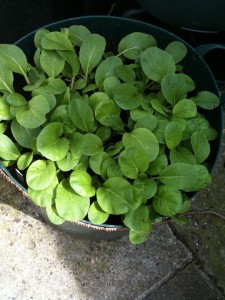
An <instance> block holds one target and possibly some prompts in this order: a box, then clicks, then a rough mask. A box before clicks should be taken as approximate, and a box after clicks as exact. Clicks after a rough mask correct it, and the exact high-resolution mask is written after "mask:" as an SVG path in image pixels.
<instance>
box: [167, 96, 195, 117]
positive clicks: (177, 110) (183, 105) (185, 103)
mask: <svg viewBox="0 0 225 300" xmlns="http://www.w3.org/2000/svg"><path fill="white" fill-rule="evenodd" d="M173 115H174V116H176V117H180V118H193V117H195V116H196V115H197V107H196V104H195V103H194V101H192V100H189V99H183V100H180V101H179V102H178V103H177V104H176V105H175V106H174V107H173Z"/></svg>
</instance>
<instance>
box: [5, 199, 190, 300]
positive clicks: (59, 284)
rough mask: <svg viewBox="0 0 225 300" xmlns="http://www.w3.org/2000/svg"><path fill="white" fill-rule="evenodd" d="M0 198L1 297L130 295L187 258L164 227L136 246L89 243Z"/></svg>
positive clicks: (7, 299) (170, 273) (21, 299)
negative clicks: (54, 227) (17, 208)
mask: <svg viewBox="0 0 225 300" xmlns="http://www.w3.org/2000/svg"><path fill="white" fill-rule="evenodd" d="M1 197H2V194H1ZM0 202H1V203H0V214H1V218H0V232H1V235H0V251H1V256H0V274H1V278H0V299H1V300H14V299H16V300H26V299H35V300H36V299H38V300H42V299H43V300H48V299H49V300H50V299H51V300H52V299H54V300H56V299H59V300H61V299H77V300H79V299H82V300H83V299H96V300H99V299H135V297H137V296H138V295H139V294H141V293H142V292H143V291H144V290H147V289H149V286H152V285H156V284H158V285H161V284H162V283H163V282H165V281H166V280H167V279H168V278H170V277H171V276H173V274H174V273H175V272H176V271H177V269H181V268H183V267H184V266H185V265H186V264H187V263H189V262H190V261H191V260H192V255H191V253H190V252H189V250H188V249H187V248H186V247H185V246H184V245H183V244H182V243H181V242H179V241H178V240H176V238H175V237H174V235H173V234H172V232H171V230H170V228H169V227H168V226H167V225H164V226H161V227H160V228H159V229H157V230H156V231H155V232H154V234H152V235H151V237H150V239H149V241H148V242H146V243H144V244H141V245H137V246H133V245H131V244H130V243H129V241H128V238H127V237H123V238H121V239H119V240H115V241H89V240H82V239H77V238H74V237H73V236H70V235H67V234H65V233H63V232H60V231H58V230H55V229H53V228H52V227H50V226H48V225H46V224H44V223H43V222H41V221H39V220H38V219H35V218H33V217H31V216H29V215H27V214H25V213H23V212H21V211H19V210H16V209H15V208H14V207H12V206H10V205H8V204H5V203H4V202H3V201H2V199H1V201H0Z"/></svg>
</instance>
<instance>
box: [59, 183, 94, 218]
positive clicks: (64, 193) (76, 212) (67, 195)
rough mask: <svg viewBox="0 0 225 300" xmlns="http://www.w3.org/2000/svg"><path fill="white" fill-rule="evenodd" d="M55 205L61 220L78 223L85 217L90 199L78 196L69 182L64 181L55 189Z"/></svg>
mask: <svg viewBox="0 0 225 300" xmlns="http://www.w3.org/2000/svg"><path fill="white" fill-rule="evenodd" d="M55 205H56V210H57V213H58V214H59V216H60V217H61V218H63V219H65V220H67V221H72V222H78V221H81V220H82V219H83V218H84V217H85V216H86V214H87V212H88V210H89V206H90V199H89V198H88V197H82V196H80V195H78V194H77V193H76V192H75V191H74V190H73V189H72V187H71V186H70V184H69V181H68V180H67V179H64V180H63V181H62V182H61V183H60V184H59V185H58V187H57V190H56V199H55Z"/></svg>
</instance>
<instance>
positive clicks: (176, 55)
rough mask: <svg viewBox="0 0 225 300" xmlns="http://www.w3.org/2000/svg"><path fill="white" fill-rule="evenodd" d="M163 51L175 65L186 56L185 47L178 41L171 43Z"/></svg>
mask: <svg viewBox="0 0 225 300" xmlns="http://www.w3.org/2000/svg"><path fill="white" fill-rule="evenodd" d="M165 51H166V52H168V53H169V54H170V55H171V56H172V57H173V59H174V61H175V63H176V64H177V63H179V62H180V61H181V60H182V59H183V58H184V57H185V56H186V54H187V48H186V46H185V45H184V44H183V43H181V42H179V41H174V42H171V43H170V44H169V45H168V46H167V47H166V48H165Z"/></svg>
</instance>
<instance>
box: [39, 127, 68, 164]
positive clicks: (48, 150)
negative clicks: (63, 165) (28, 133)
mask: <svg viewBox="0 0 225 300" xmlns="http://www.w3.org/2000/svg"><path fill="white" fill-rule="evenodd" d="M62 135H63V125H62V123H59V122H54V123H49V124H48V125H46V126H45V127H44V128H43V129H42V131H41V132H40V134H39V135H38V137H37V149H38V151H39V152H40V153H41V154H42V155H43V156H44V157H46V158H48V159H50V160H52V161H58V160H61V159H63V158H64V157H65V156H66V155H67V153H68V150H69V141H68V140H67V139H66V138H65V137H62Z"/></svg>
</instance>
